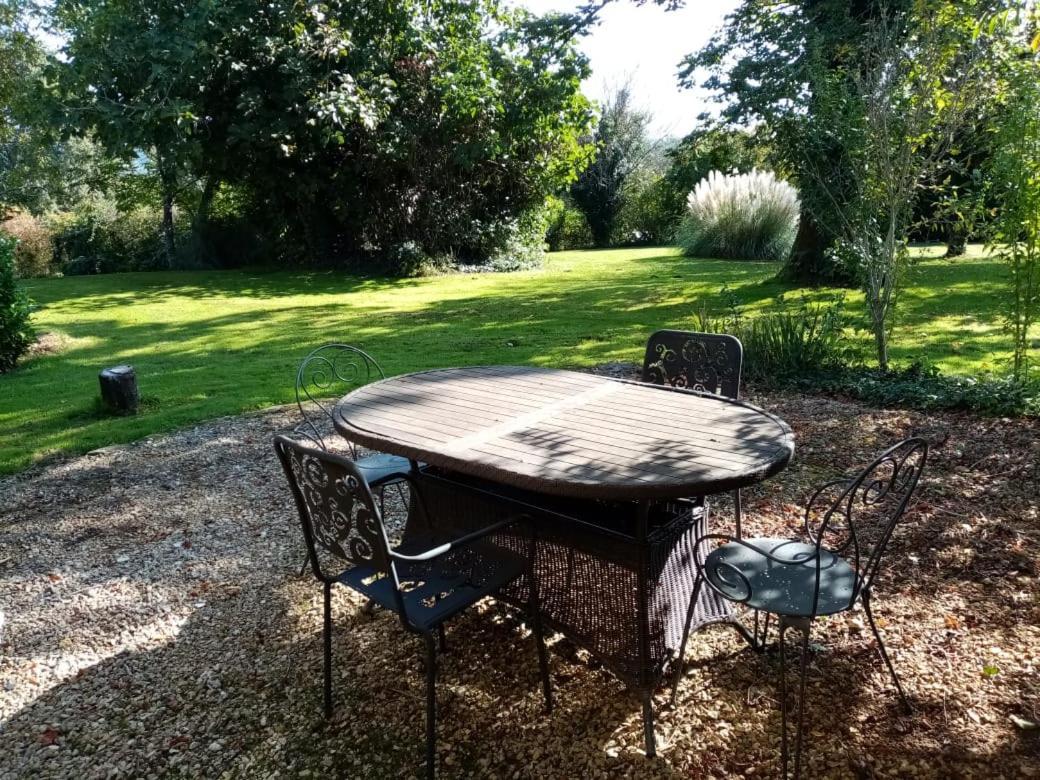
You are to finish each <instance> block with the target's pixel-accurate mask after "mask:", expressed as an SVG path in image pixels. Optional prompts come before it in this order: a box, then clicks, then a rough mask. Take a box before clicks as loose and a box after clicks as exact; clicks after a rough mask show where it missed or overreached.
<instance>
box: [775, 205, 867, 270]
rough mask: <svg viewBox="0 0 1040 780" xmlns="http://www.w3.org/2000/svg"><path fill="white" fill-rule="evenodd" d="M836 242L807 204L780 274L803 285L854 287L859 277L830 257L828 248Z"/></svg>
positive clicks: (803, 208)
mask: <svg viewBox="0 0 1040 780" xmlns="http://www.w3.org/2000/svg"><path fill="white" fill-rule="evenodd" d="M833 242H834V237H833V236H830V235H826V234H825V233H824V232H823V230H821V229H820V226H819V225H818V224H817V223H816V220H814V219H813V218H812V215H811V214H810V213H809V212H808V211H807V210H806V209H805V207H804V206H803V207H802V214H801V219H800V220H799V222H798V233H797V234H796V235H795V239H794V245H793V246H792V247H791V255H790V257H789V258H788V259H787V262H786V263H784V267H783V268H782V269H781V270H780V276H781V277H782V278H784V279H787V280H789V281H792V282H798V283H800V284H811V285H820V284H824V283H828V284H839V285H843V286H852V285H853V284H854V283H855V280H854V279H853V278H851V275H850V274H848V273H846V272H844V271H843V270H840V269H838V268H837V267H836V266H835V264H834V262H833V261H831V260H829V259H828V258H827V249H829V248H830V245H831V244H832V243H833Z"/></svg>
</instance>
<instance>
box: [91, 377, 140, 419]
mask: <svg viewBox="0 0 1040 780" xmlns="http://www.w3.org/2000/svg"><path fill="white" fill-rule="evenodd" d="M98 380H99V381H100V382H101V401H102V403H103V404H104V405H105V407H107V408H108V410H109V411H112V412H115V413H116V414H137V406H138V404H139V403H140V400H141V397H140V396H139V395H138V393H137V374H136V373H134V367H133V366H113V367H112V368H106V369H105V370H104V371H102V372H101V373H100V374H98Z"/></svg>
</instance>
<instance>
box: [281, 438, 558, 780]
mask: <svg viewBox="0 0 1040 780" xmlns="http://www.w3.org/2000/svg"><path fill="white" fill-rule="evenodd" d="M274 447H275V450H276V451H277V453H278V457H279V459H280V460H281V463H282V467H283V468H284V469H285V474H286V476H287V477H288V480H289V485H290V487H291V489H292V494H293V497H294V498H295V499H296V506H297V508H298V509H299V513H300V522H301V525H302V526H303V535H304V538H305V539H306V542H307V557H308V560H309V562H310V564H311V569H312V570H313V572H314V576H315V577H316V578H317V579H318V580H319V581H320V582H321V583H322V585H323V586H324V590H325V612H324V620H325V622H324V637H323V638H324V654H325V676H324V708H325V716H326V717H331V715H332V610H331V597H332V586H333V585H334V584H336V583H339V584H340V585H344V586H346V587H348V588H350V589H352V590H355V591H357V592H358V593H360V594H362V595H363V596H365V597H366V598H368V599H371V600H372V601H374V602H376V603H377V604H379V605H380V606H382V607H384V608H385V609H388V610H391V611H393V612H394V613H396V614H397V615H398V617H399V618H400V620H401V625H402V626H404V628H405V630H406V631H409V632H411V633H414V634H419V635H420V636H422V637H423V639H424V641H425V644H426V767H427V776H429V777H433V776H434V770H435V761H436V759H435V741H436V728H437V727H436V695H435V690H434V686H435V682H436V670H437V646H436V643H435V642H434V639H433V635H434V632H437V633H438V634H439V635H440V638H441V640H442V642H443V630H444V623H445V621H447V620H448V619H449V618H451V617H453V616H455V615H457V614H459V613H460V612H462V611H463V610H465V609H467V608H468V607H470V606H472V605H473V604H475V603H476V602H477V601H480V600H481V599H482V598H484V597H485V596H488V595H493V594H495V593H497V592H498V591H499V589H501V588H502V587H504V586H506V585H508V584H510V583H512V582H514V581H515V580H517V579H518V578H519V577H522V576H525V575H526V578H527V589H528V609H529V612H530V619H531V623H532V631H533V633H534V637H535V641H536V644H537V647H538V665H539V668H540V671H541V676H542V689H543V693H544V695H545V704H546V710H547V711H551V709H552V691H551V688H550V683H549V663H548V659H547V657H546V653H545V642H544V639H543V637H542V626H541V617H540V614H539V604H538V588H537V581H536V579H535V576H534V564H533V562H534V541H535V540H534V534H533V532H530V530H528V533H527V539H526V540H525V539H524V538H523V536H522V535H519V534H518V533H517V530H518V529H517V525H518V524H520V523H523V522H524V520H523V518H516V519H510V520H504V521H502V522H499V523H495V524H494V525H491V526H489V527H487V528H483V529H481V530H478V531H474V532H472V533H468V534H465V535H463V536H460V537H458V538H454V539H451V538H444V537H443V536H442V535H440V534H438V533H436V532H434V531H433V530H432V529H433V527H434V526H433V524H432V523H431V525H430V528H431V531H430V534H429V535H428V536H422V535H417V536H414V537H412V538H410V539H409V540H408V542H407V543H404V544H401V545H399V546H398V547H396V548H391V547H390V543H389V540H388V538H387V534H386V529H385V527H384V526H383V518H382V514H381V512H380V510H379V508H378V507H377V506H376V502H375V498H374V496H373V495H372V491H371V488H370V486H369V484H368V483H367V482H366V479H365V473H364V472H363V471H362V469H360V468H359V467H358V465H357V463H356V462H354V461H351V460H349V459H347V458H344V457H340V456H338V455H334V454H331V453H329V452H326V451H324V450H321V449H317V448H313V447H307V446H303V445H301V444H300V443H299V442H297V441H294V440H293V439H290V438H288V437H285V436H276V437H275V440H274ZM395 476H396V477H399V478H400V479H402V480H406V481H408V482H409V483H410V485H411V490H412V491H413V495H414V496H415V498H416V500H418V501H420V502H421V501H422V494H421V493H420V492H419V491H418V489H417V487H416V484H415V482H414V481H413V479H412V476H411V474H409V473H401V474H398V475H395ZM420 506H423V505H422V504H421V503H420ZM426 516H427V518H429V515H428V514H427V515H426ZM438 526H440V524H438ZM517 548H519V549H517ZM344 563H346V564H347V568H346V569H342V568H341V567H342V566H343V564H344Z"/></svg>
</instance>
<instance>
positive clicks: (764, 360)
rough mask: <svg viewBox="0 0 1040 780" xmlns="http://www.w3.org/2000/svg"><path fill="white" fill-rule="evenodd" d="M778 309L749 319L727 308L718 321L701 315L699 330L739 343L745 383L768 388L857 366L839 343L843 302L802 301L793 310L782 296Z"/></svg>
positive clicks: (855, 359) (852, 355)
mask: <svg viewBox="0 0 1040 780" xmlns="http://www.w3.org/2000/svg"><path fill="white" fill-rule="evenodd" d="M723 292H724V294H725V291H723ZM777 306H778V308H777V309H776V310H774V311H769V312H766V313H764V314H757V315H752V316H747V315H745V314H744V312H742V311H741V310H740V308H739V307H738V306H736V304H735V303H733V302H731V303H730V307H729V311H728V312H727V313H726V314H724V315H721V316H714V315H712V314H710V313H709V312H707V311H706V310H705V311H702V312H701V314H700V315H699V323H698V327H699V328H700V330H702V331H705V332H707V333H729V334H730V335H733V336H736V337H737V338H738V339H740V343H741V344H742V345H743V346H744V369H743V373H744V377H745V378H746V379H748V380H749V381H752V382H759V383H765V384H770V383H774V382H777V381H781V380H786V379H790V378H794V377H801V376H806V375H810V374H813V373H818V372H820V371H827V370H834V369H837V368H841V367H844V366H846V365H849V364H854V363H856V362H858V360H859V356H858V354H856V353H855V352H854V351H853V350H851V349H850V347H849V346H848V341H847V340H846V339H845V338H843V334H844V331H845V317H844V315H843V306H844V298H842V297H839V298H836V299H834V300H833V301H830V302H827V303H812V302H810V301H809V300H807V299H804V298H803V299H802V301H801V303H800V304H799V305H798V306H797V307H794V308H791V307H788V306H787V304H786V302H785V301H784V299H783V297H782V296H781V297H780V298H779V299H777Z"/></svg>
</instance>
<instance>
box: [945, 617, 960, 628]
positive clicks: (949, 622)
mask: <svg viewBox="0 0 1040 780" xmlns="http://www.w3.org/2000/svg"><path fill="white" fill-rule="evenodd" d="M946 627H947V628H948V629H950V630H951V631H956V630H957V629H958V628H960V627H961V621H959V620H958V619H957V617H956V615H947V616H946Z"/></svg>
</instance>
